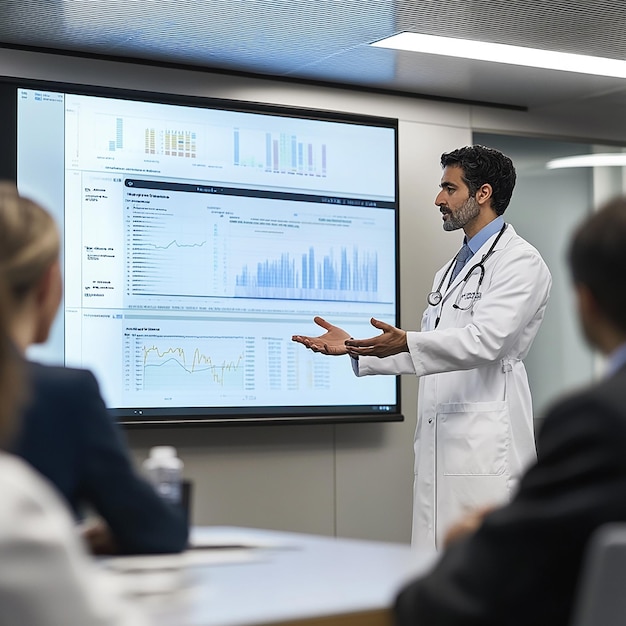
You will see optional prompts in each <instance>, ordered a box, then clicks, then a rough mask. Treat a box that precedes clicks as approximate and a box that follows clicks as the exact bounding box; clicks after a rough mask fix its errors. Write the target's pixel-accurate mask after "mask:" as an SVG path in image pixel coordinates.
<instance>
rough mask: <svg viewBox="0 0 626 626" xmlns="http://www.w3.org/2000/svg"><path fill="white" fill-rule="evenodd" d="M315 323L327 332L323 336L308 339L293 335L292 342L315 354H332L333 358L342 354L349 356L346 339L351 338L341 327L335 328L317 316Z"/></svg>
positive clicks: (314, 319)
mask: <svg viewBox="0 0 626 626" xmlns="http://www.w3.org/2000/svg"><path fill="white" fill-rule="evenodd" d="M313 321H314V322H315V323H316V324H317V325H318V326H321V327H322V328H324V329H325V330H326V332H325V333H324V334H323V335H320V336H319V337H306V336H304V335H293V336H292V337H291V339H292V341H296V342H298V343H301V344H302V345H304V346H306V347H307V348H309V350H313V352H321V353H322V354H330V355H333V356H339V355H342V354H348V350H347V348H346V339H349V338H350V334H349V333H347V332H346V331H345V330H343V328H339V326H333V324H331V323H330V322H327V321H326V320H325V319H324V318H322V317H319V316H315V317H314V318H313Z"/></svg>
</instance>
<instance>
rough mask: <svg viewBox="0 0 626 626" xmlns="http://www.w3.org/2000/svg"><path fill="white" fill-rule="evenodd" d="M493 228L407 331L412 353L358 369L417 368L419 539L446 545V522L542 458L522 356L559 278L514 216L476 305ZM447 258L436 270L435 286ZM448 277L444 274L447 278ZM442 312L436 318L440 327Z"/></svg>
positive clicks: (500, 493) (489, 499)
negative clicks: (480, 265) (479, 267)
mask: <svg viewBox="0 0 626 626" xmlns="http://www.w3.org/2000/svg"><path fill="white" fill-rule="evenodd" d="M496 236H497V235H493V236H492V237H491V238H490V239H489V240H488V241H487V242H486V243H485V244H484V245H483V247H482V248H481V249H480V250H479V251H478V253H477V254H476V255H474V257H472V258H471V259H469V261H468V262H467V265H466V266H465V267H464V269H463V270H461V272H460V273H459V275H458V276H457V277H456V278H455V280H454V282H453V283H452V284H451V285H450V286H449V288H447V285H446V284H445V283H444V286H443V288H442V294H443V300H442V302H441V303H440V304H439V305H438V306H430V305H429V306H428V307H427V309H426V311H425V312H424V316H423V319H422V332H408V333H407V343H408V346H409V352H408V353H406V352H405V353H401V354H398V355H395V356H393V357H388V358H383V359H379V358H376V357H361V358H360V359H359V361H358V375H359V376H366V375H370V374H415V375H417V376H419V377H420V384H419V396H418V411H417V413H418V414H417V429H416V433H415V483H414V500H413V544H414V545H415V546H417V547H422V548H433V547H441V541H442V539H443V536H444V535H445V532H446V530H447V528H448V527H449V526H450V524H451V523H453V522H454V521H455V520H458V519H459V518H460V517H462V515H463V513H464V512H465V511H467V510H471V509H473V508H474V507H476V506H481V505H489V504H497V503H502V502H504V501H506V500H508V498H509V497H510V495H511V492H512V490H513V489H514V487H515V485H516V483H517V480H518V478H519V476H520V474H521V473H522V471H523V470H524V469H525V468H526V466H527V465H528V464H529V463H530V462H531V461H532V460H534V458H535V443H534V433H533V411H532V403H531V396H530V388H529V385H528V379H527V376H526V370H525V368H524V364H523V362H522V360H523V359H524V357H525V356H526V355H527V354H528V351H529V349H530V346H531V344H532V342H533V339H534V338H535V335H536V334H537V331H538V329H539V326H540V324H541V321H542V319H543V315H544V311H545V308H546V304H547V301H548V296H549V293H550V287H551V284H552V278H551V276H550V272H549V270H548V268H547V266H546V264H545V263H544V261H543V259H542V258H541V256H540V255H539V253H538V252H537V250H535V248H533V247H532V246H531V245H530V244H529V243H528V242H526V241H525V240H524V239H522V238H521V237H520V236H519V235H517V234H516V233H515V230H514V229H513V227H512V226H511V225H508V227H507V229H506V230H505V231H504V233H503V235H502V237H501V238H500V241H499V242H498V243H497V245H496V247H495V248H494V252H493V254H492V255H491V256H490V257H489V258H488V259H487V260H486V262H485V265H484V268H485V276H484V279H483V283H482V285H481V289H480V295H479V297H478V298H476V300H475V303H474V307H473V309H470V310H467V311H462V310H459V309H455V308H454V307H453V304H454V303H455V301H456V298H457V296H458V294H459V290H460V289H462V290H463V291H462V294H463V298H462V301H461V306H464V305H465V304H466V303H467V302H468V299H469V298H472V297H473V294H474V293H475V292H476V284H477V282H478V274H479V272H478V271H476V272H475V274H473V275H472V278H470V279H469V280H468V281H467V284H466V285H465V286H464V287H463V284H464V278H465V276H466V274H467V272H468V270H469V268H471V267H472V266H473V265H474V264H475V263H477V262H478V261H479V260H480V259H481V258H482V256H483V255H484V254H485V253H486V252H487V251H488V250H489V248H490V246H491V245H492V244H493V242H494V239H495V237H496ZM448 265H449V264H446V265H445V266H444V267H443V268H441V269H440V270H439V272H437V274H436V275H435V278H434V281H433V290H435V289H436V288H437V286H438V285H439V283H440V281H441V278H442V276H443V274H444V272H445V271H446V269H447V267H448ZM447 280H448V279H446V281H445V282H447ZM437 317H440V320H439V324H438V325H437V328H436V329H435V323H436V319H437Z"/></svg>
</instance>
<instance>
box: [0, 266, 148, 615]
mask: <svg viewBox="0 0 626 626" xmlns="http://www.w3.org/2000/svg"><path fill="white" fill-rule="evenodd" d="M0 278H1V277H0ZM10 304H11V298H10V297H9V296H8V294H7V291H6V290H5V289H4V285H3V284H2V281H1V280H0V500H1V501H2V506H1V507H0V563H1V564H2V566H1V567H0V624H2V625H3V626H24V625H26V624H27V625H28V626H141V625H142V624H145V623H146V620H145V617H144V616H143V615H142V614H141V613H140V612H139V611H138V610H137V608H136V607H133V606H132V605H131V604H130V603H128V601H126V600H124V598H123V596H122V595H121V592H120V589H118V588H117V584H118V583H117V581H115V580H114V579H113V578H111V577H110V576H109V575H108V574H107V573H106V572H104V571H102V570H100V569H98V568H97V566H96V565H95V563H94V562H93V560H92V559H91V557H90V556H89V554H88V553H87V552H86V551H85V548H84V544H83V543H82V541H81V540H80V539H79V537H78V536H77V535H76V532H75V529H74V523H73V520H72V517H71V516H70V514H69V512H68V510H67V507H66V506H65V504H64V503H63V501H62V500H61V499H60V498H59V496H58V494H57V493H56V492H55V491H54V490H53V489H52V488H51V486H50V485H49V483H48V482H47V481H45V480H44V479H42V478H41V476H39V475H38V474H37V473H36V472H35V471H34V470H33V469H32V468H31V467H29V466H28V464H26V463H25V462H24V461H22V460H21V459H19V458H17V457H16V456H14V455H12V454H9V453H7V452H6V451H5V445H6V442H7V441H8V440H9V439H10V437H11V434H12V433H13V432H14V428H15V426H16V414H17V408H18V403H21V401H23V400H24V397H25V394H24V388H25V389H26V390H28V387H27V386H25V385H24V381H23V379H22V376H21V374H22V373H23V367H22V365H23V363H22V361H21V359H20V358H19V355H18V354H17V352H16V351H15V347H14V343H13V340H12V338H10V337H9V335H8V320H9V317H10V315H9V313H8V309H9V307H10ZM17 421H19V420H17Z"/></svg>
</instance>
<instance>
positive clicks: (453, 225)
mask: <svg viewBox="0 0 626 626" xmlns="http://www.w3.org/2000/svg"><path fill="white" fill-rule="evenodd" d="M479 213H480V204H478V202H477V201H476V198H468V199H467V200H466V201H465V202H464V203H463V204H462V205H461V207H460V208H459V209H458V210H457V211H455V212H454V213H452V212H450V213H448V219H447V220H445V221H444V223H443V229H444V230H447V231H451V230H459V228H463V227H464V226H465V225H466V224H467V223H468V222H471V221H472V220H473V219H474V218H476V217H478V215H479Z"/></svg>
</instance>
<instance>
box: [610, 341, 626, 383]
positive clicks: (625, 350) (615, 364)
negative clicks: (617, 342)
mask: <svg viewBox="0 0 626 626" xmlns="http://www.w3.org/2000/svg"><path fill="white" fill-rule="evenodd" d="M624 365H626V343H623V344H622V345H621V346H620V347H619V348H617V350H614V351H613V352H612V353H611V355H610V356H609V358H608V361H607V364H606V375H607V376H612V375H613V374H615V372H617V370H619V369H620V368H621V367H622V366H624Z"/></svg>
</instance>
